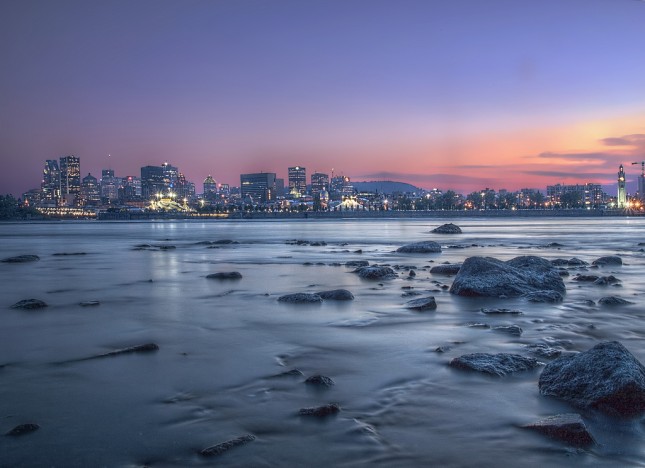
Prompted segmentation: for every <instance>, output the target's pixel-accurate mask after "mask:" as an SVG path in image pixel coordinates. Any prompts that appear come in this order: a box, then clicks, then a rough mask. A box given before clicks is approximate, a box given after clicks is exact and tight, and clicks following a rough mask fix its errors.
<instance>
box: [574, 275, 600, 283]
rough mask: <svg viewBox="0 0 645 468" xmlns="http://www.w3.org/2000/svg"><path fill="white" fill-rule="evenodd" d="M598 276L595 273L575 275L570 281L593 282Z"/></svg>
mask: <svg viewBox="0 0 645 468" xmlns="http://www.w3.org/2000/svg"><path fill="white" fill-rule="evenodd" d="M598 278H599V276H597V275H576V276H574V277H573V278H571V280H572V281H582V282H588V283H593V282H594V281H596V280H597V279H598Z"/></svg>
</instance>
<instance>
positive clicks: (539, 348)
mask: <svg viewBox="0 0 645 468" xmlns="http://www.w3.org/2000/svg"><path fill="white" fill-rule="evenodd" d="M524 347H525V348H526V350H527V351H528V352H529V353H531V354H535V355H536V356H540V357H544V358H549V359H554V358H557V357H558V356H560V355H561V354H562V351H561V350H559V349H557V348H553V347H551V346H548V345H546V344H544V343H534V344H527V345H524Z"/></svg>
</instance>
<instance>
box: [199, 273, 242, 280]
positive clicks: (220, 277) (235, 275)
mask: <svg viewBox="0 0 645 468" xmlns="http://www.w3.org/2000/svg"><path fill="white" fill-rule="evenodd" d="M206 278H208V279H217V280H237V279H241V278H242V273H240V272H239V271H220V272H218V273H211V274H210V275H207V276H206Z"/></svg>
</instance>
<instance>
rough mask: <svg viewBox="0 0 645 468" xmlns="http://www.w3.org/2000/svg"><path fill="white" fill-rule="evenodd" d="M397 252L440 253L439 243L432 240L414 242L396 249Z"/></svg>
mask: <svg viewBox="0 0 645 468" xmlns="http://www.w3.org/2000/svg"><path fill="white" fill-rule="evenodd" d="M396 251H397V252H399V253H440V252H441V245H439V244H437V243H436V242H433V241H422V242H415V243H414V244H408V245H404V246H402V247H399V248H398V249H396Z"/></svg>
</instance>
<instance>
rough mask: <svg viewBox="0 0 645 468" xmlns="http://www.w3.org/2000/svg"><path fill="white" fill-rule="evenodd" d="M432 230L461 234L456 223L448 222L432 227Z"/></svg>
mask: <svg viewBox="0 0 645 468" xmlns="http://www.w3.org/2000/svg"><path fill="white" fill-rule="evenodd" d="M432 232H435V233H437V234H461V228H460V227H459V226H457V225H456V224H452V223H448V224H442V225H441V226H439V227H436V228H434V229H433V230H432Z"/></svg>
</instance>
